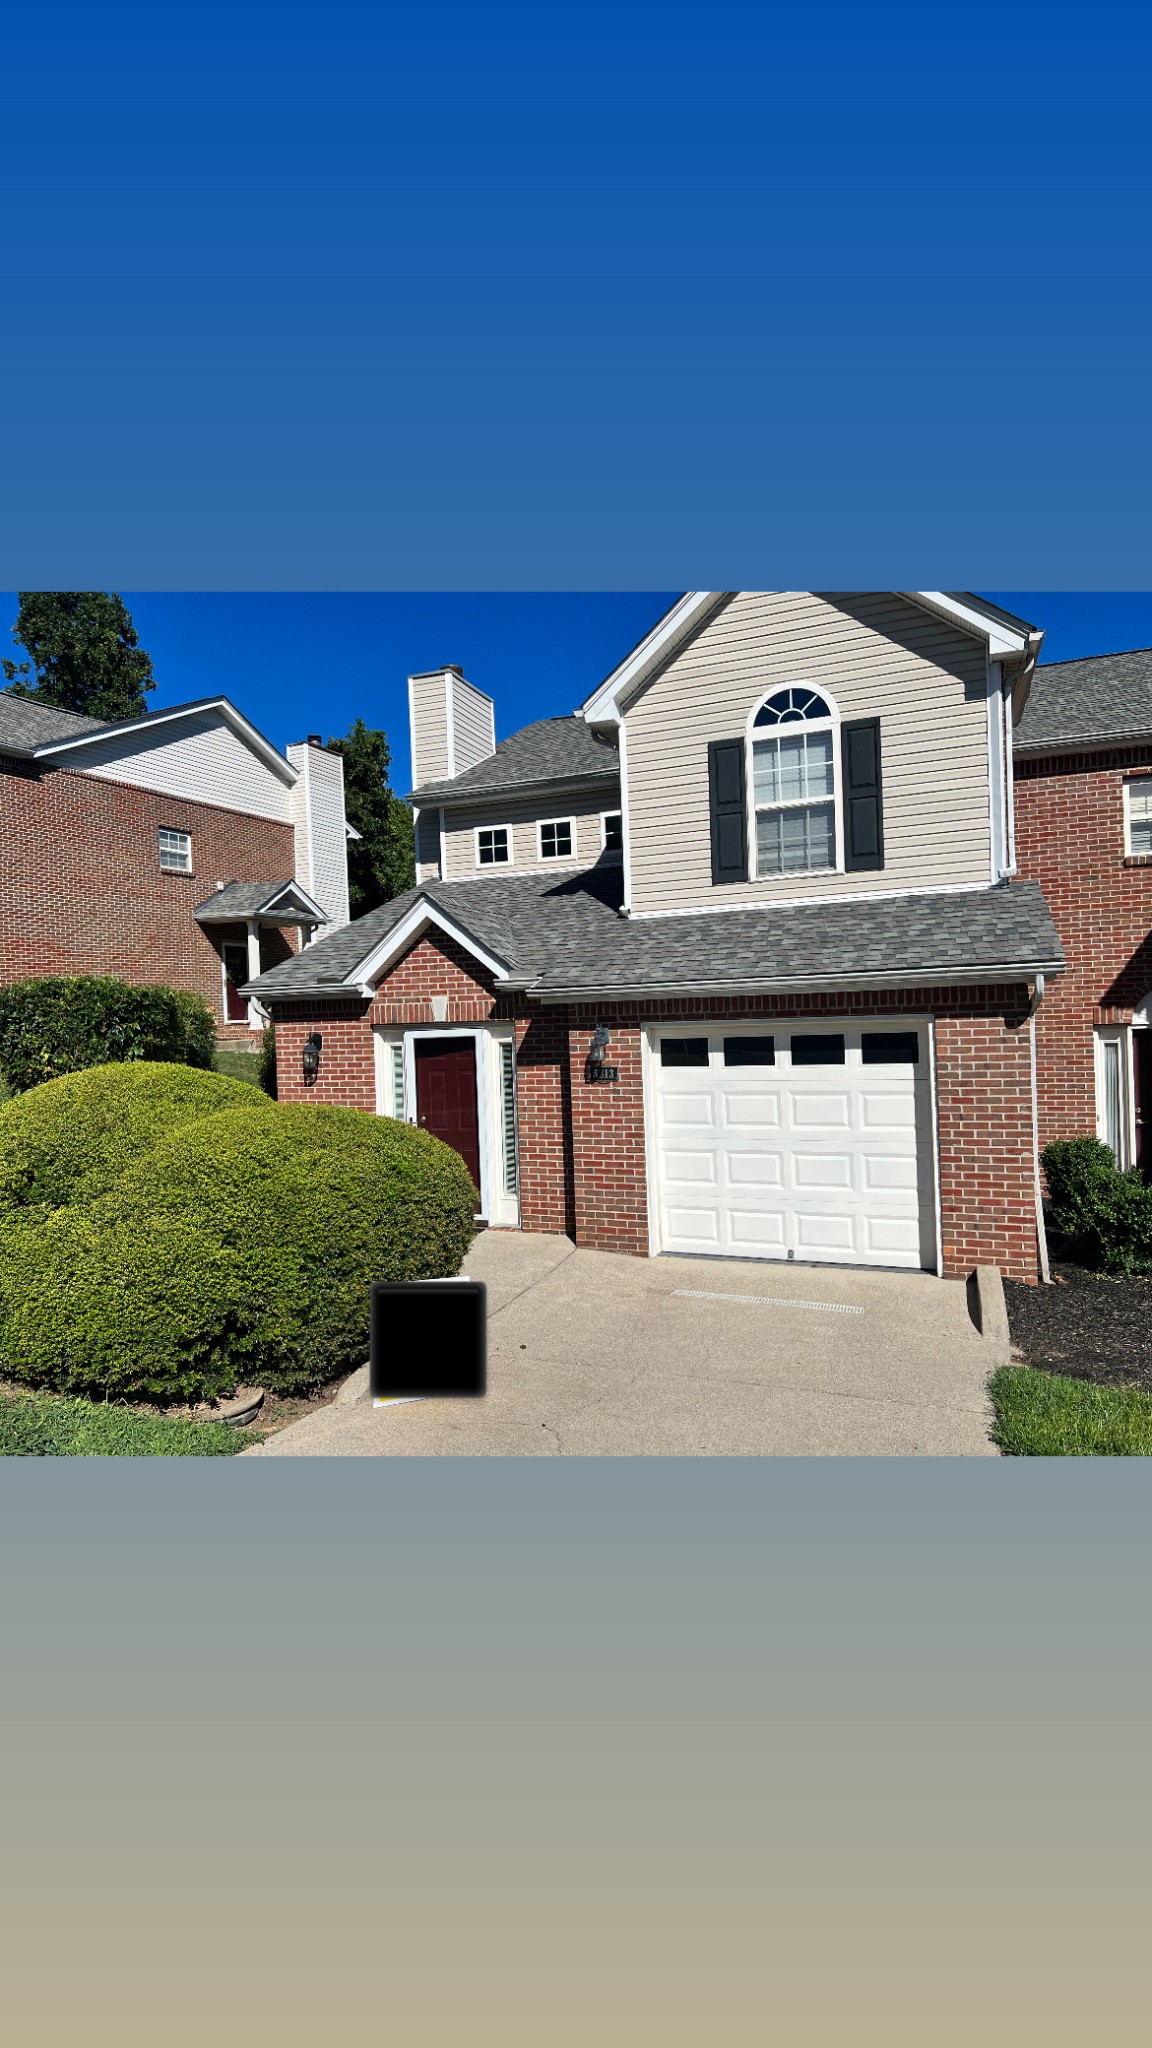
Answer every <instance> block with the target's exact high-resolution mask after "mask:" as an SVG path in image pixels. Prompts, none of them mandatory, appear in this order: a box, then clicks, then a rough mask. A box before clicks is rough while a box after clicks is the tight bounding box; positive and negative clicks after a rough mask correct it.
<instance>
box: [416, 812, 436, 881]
mask: <svg viewBox="0 0 1152 2048" xmlns="http://www.w3.org/2000/svg"><path fill="white" fill-rule="evenodd" d="M416 880H417V881H418V882H438V881H439V880H440V813H439V811H436V810H431V811H417V813H416Z"/></svg>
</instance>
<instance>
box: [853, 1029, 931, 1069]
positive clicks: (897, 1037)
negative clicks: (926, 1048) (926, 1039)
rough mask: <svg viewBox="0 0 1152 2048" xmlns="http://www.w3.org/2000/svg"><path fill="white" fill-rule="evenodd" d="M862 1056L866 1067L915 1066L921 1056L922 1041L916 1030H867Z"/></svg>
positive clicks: (862, 1042)
mask: <svg viewBox="0 0 1152 2048" xmlns="http://www.w3.org/2000/svg"><path fill="white" fill-rule="evenodd" d="M860 1058H861V1061H862V1063H863V1064H864V1066H866V1067H899V1066H910V1067H914V1066H915V1065H916V1062H917V1061H918V1059H919V1058H920V1041H919V1039H918V1038H917V1036H916V1033H915V1032H914V1031H865V1032H863V1033H862V1035H861V1039H860Z"/></svg>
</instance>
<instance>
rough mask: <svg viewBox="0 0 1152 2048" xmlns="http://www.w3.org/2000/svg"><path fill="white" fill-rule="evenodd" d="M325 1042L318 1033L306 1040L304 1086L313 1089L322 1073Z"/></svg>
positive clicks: (315, 1032)
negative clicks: (321, 1065) (322, 1054)
mask: <svg viewBox="0 0 1152 2048" xmlns="http://www.w3.org/2000/svg"><path fill="white" fill-rule="evenodd" d="M323 1043H324V1040H323V1038H322V1037H321V1035H320V1033H319V1032H318V1031H314V1032H313V1033H312V1036H311V1038H306V1039H305V1040H304V1086H305V1087H306V1088H311V1087H312V1085H313V1083H314V1082H315V1079H316V1076H317V1074H318V1073H319V1072H320V1048H321V1046H322V1045H323Z"/></svg>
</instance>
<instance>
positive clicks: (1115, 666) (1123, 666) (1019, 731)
mask: <svg viewBox="0 0 1152 2048" xmlns="http://www.w3.org/2000/svg"><path fill="white" fill-rule="evenodd" d="M1137 733H1152V647H1137V648H1133V649H1132V650H1131V652H1129V653H1126V654H1089V655H1086V656H1085V657H1084V658H1083V659H1082V660H1080V661H1052V662H1045V663H1044V664H1042V665H1041V666H1040V667H1038V668H1037V669H1036V671H1035V673H1034V675H1033V677H1032V689H1031V693H1030V695H1029V698H1028V702H1027V704H1026V706H1025V709H1024V716H1023V718H1022V719H1021V720H1020V723H1019V725H1018V726H1017V727H1016V730H1015V732H1014V733H1013V736H1012V743H1013V747H1014V748H1015V750H1016V751H1017V752H1027V750H1028V748H1029V747H1051V746H1055V745H1058V744H1059V743H1060V742H1061V741H1063V740H1066V741H1068V742H1069V745H1070V746H1071V747H1073V748H1075V747H1080V746H1084V745H1087V744H1092V743H1095V742H1098V741H1107V740H1114V739H1124V738H1127V737H1129V736H1130V735H1135V734H1137Z"/></svg>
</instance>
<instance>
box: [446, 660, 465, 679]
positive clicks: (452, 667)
mask: <svg viewBox="0 0 1152 2048" xmlns="http://www.w3.org/2000/svg"><path fill="white" fill-rule="evenodd" d="M444 670H445V674H446V675H450V676H459V677H460V679H461V681H463V679H464V671H463V669H462V668H461V666H460V664H459V662H458V661H446V662H445V663H444Z"/></svg>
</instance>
